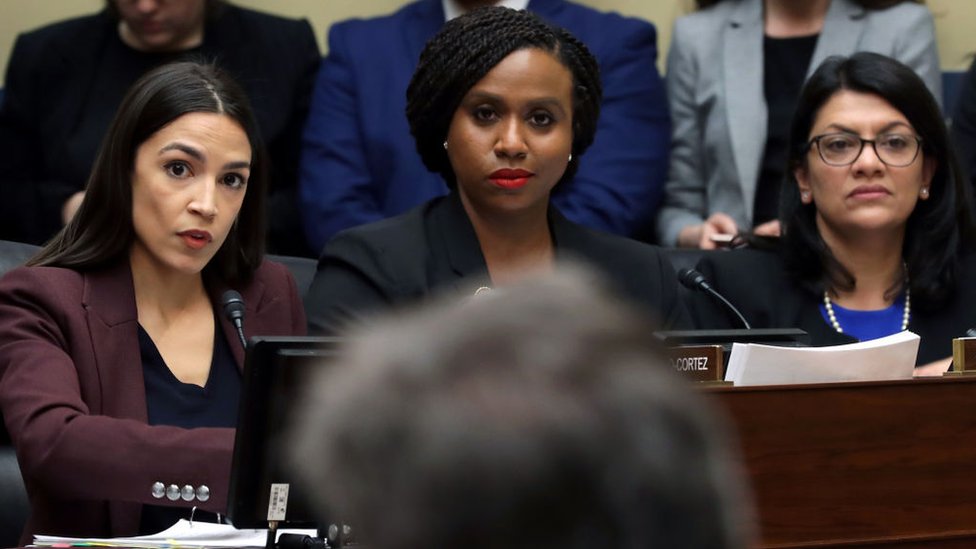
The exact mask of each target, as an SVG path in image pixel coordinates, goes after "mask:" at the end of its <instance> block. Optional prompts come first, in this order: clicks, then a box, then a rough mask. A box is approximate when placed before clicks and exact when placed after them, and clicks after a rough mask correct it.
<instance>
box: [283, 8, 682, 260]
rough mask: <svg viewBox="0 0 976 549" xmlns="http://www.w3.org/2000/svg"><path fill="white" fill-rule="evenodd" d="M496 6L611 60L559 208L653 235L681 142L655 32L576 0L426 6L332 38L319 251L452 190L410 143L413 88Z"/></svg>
mask: <svg viewBox="0 0 976 549" xmlns="http://www.w3.org/2000/svg"><path fill="white" fill-rule="evenodd" d="M491 5H498V6H504V7H508V8H515V9H528V10H529V11H531V12H533V13H535V14H537V15H538V16H539V17H541V18H542V19H543V20H545V21H546V22H548V23H550V24H552V25H555V26H558V27H563V28H565V29H567V30H568V31H569V32H571V33H573V34H574V35H575V36H576V37H577V38H578V39H579V40H581V41H582V42H584V43H585V44H586V46H587V48H589V50H590V51H592V52H593V55H594V56H596V58H597V59H598V60H599V64H600V73H601V78H602V80H603V90H604V93H603V100H602V102H601V105H600V107H601V109H602V113H603V114H602V116H601V118H600V124H599V127H598V130H597V133H596V140H595V141H594V143H593V147H592V148H591V149H590V152H589V154H588V155H587V157H586V159H585V160H577V163H578V164H579V171H578V172H577V173H576V175H575V176H574V177H573V179H572V185H566V186H565V187H564V188H562V189H560V191H559V192H558V193H556V194H555V195H554V197H553V201H554V204H555V205H556V206H557V207H559V209H560V210H561V211H562V212H563V214H565V215H566V217H567V218H568V219H570V220H572V221H574V222H576V223H579V224H581V225H585V226H587V227H590V228H594V229H602V230H606V231H610V232H613V233H616V234H621V235H631V234H633V233H635V232H638V231H639V230H640V229H642V228H644V229H646V228H647V227H649V226H650V224H651V220H652V219H653V215H654V212H655V211H656V210H657V207H658V204H659V203H660V201H661V193H662V192H663V187H664V178H665V175H666V171H667V155H668V143H669V141H670V125H669V123H668V109H667V99H666V97H665V94H664V83H663V82H662V80H661V78H660V75H659V73H658V70H657V66H656V62H657V34H656V31H655V28H654V27H653V26H652V25H651V24H650V23H648V22H646V21H642V20H639V19H636V18H631V17H622V16H620V15H619V14H615V13H602V12H599V11H597V10H594V9H592V8H589V7H586V6H582V5H579V4H575V3H573V2H568V1H566V0H419V1H416V2H412V3H409V4H407V5H406V6H404V7H403V8H401V9H400V10H398V11H397V12H395V13H393V14H391V15H388V16H385V17H378V18H373V19H368V20H351V21H346V22H341V23H336V24H334V25H333V26H332V28H331V29H330V31H329V48H328V55H327V57H326V58H325V60H324V61H323V63H322V68H321V70H320V71H319V76H318V81H317V82H316V87H315V96H314V99H313V102H312V108H311V113H310V118H309V124H308V126H307V127H306V130H305V137H304V142H303V154H302V173H301V200H302V213H303V214H304V215H305V226H306V228H307V230H308V237H309V240H310V242H311V243H312V245H313V246H314V247H315V249H316V251H318V250H321V249H322V246H324V245H325V243H326V242H327V241H328V240H329V239H330V238H331V237H332V236H333V235H335V234H336V233H337V232H339V231H341V230H342V229H347V228H349V227H354V226H356V225H362V224H364V223H369V222H373V221H378V220H380V219H383V218H386V217H391V216H394V215H397V214H400V213H403V212H405V211H407V210H409V209H411V208H413V207H415V206H417V205H419V204H422V203H424V202H426V201H428V200H430V199H432V198H435V197H437V196H441V195H443V194H446V193H447V192H448V187H446V186H445V185H444V181H443V180H442V179H441V178H439V177H437V175H435V174H432V173H430V172H428V171H427V169H426V168H425V167H424V163H423V162H422V161H421V159H420V156H419V155H418V154H417V148H416V146H415V144H414V141H413V139H411V137H410V129H409V127H408V126H407V121H406V119H405V118H404V117H403V112H404V110H405V109H406V106H407V100H406V90H407V84H408V83H409V82H410V78H411V75H412V74H413V72H414V68H415V67H416V66H417V59H418V58H419V57H420V52H421V50H422V49H423V48H424V44H425V43H426V42H427V40H429V39H430V38H432V37H433V36H434V35H435V34H436V33H437V31H438V30H439V29H440V28H441V27H442V26H443V25H444V23H445V21H447V20H450V19H453V18H455V17H457V16H458V15H461V14H463V13H465V12H468V11H470V10H472V9H475V8H477V7H483V6H491ZM468 85H470V83H468Z"/></svg>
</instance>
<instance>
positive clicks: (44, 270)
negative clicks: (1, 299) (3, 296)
mask: <svg viewBox="0 0 976 549" xmlns="http://www.w3.org/2000/svg"><path fill="white" fill-rule="evenodd" d="M84 282H85V274H84V273H82V272H80V271H76V270H75V269H68V268H64V267H39V266H32V267H26V266H20V267H16V268H14V269H11V270H10V271H7V273H6V274H4V275H3V277H2V278H0V291H3V290H9V289H13V288H17V289H30V288H38V289H50V288H54V289H58V290H60V291H62V292H63V291H70V290H72V289H78V290H80V289H81V288H82V287H83V286H84Z"/></svg>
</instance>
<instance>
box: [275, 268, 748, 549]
mask: <svg viewBox="0 0 976 549" xmlns="http://www.w3.org/2000/svg"><path fill="white" fill-rule="evenodd" d="M570 272H572V273H573V274H574V275H575V276H569V275H568V274H566V273H559V274H555V275H552V276H551V277H549V278H540V279H538V280H531V281H528V280H527V281H524V282H523V283H521V284H516V285H514V286H511V287H509V288H506V289H504V290H499V291H498V292H495V293H493V294H489V295H486V296H484V297H482V296H478V297H477V298H474V299H472V300H470V301H466V302H460V303H453V304H451V305H446V304H445V305H442V306H440V307H431V308H429V309H426V310H423V311H418V312H415V313H414V314H405V315H402V316H401V317H399V318H391V319H388V320H385V321H382V322H380V323H379V324H378V325H377V326H374V327H372V329H370V330H367V331H365V332H363V333H360V334H356V336H354V337H353V339H352V341H351V344H350V348H348V349H347V350H346V354H345V357H344V358H341V359H338V363H337V364H333V365H330V366H331V367H330V368H329V369H327V370H325V371H323V372H322V374H321V375H320V376H319V377H317V378H314V379H313V380H312V382H311V385H310V390H309V391H308V393H307V395H306V401H305V404H304V409H305V410H304V414H302V413H300V414H299V416H298V417H299V418H300V419H299V421H298V425H297V427H296V428H295V432H294V434H293V438H294V440H295V444H294V448H295V450H293V456H294V462H295V466H296V468H298V469H299V472H300V473H302V474H303V475H304V478H305V479H306V482H307V484H308V486H309V487H311V492H310V493H312V494H315V496H316V498H317V500H318V501H317V502H316V503H318V504H319V507H320V511H321V513H322V516H323V517H328V518H329V519H330V520H341V521H342V522H344V523H346V524H349V525H350V526H352V528H353V529H354V530H355V531H356V532H358V537H357V539H359V540H361V541H363V542H364V543H366V544H367V546H368V547H374V548H376V549H407V548H416V547H438V548H445V549H453V548H458V549H460V548H463V549H489V548H491V549H502V548H506V549H508V548H533V549H540V548H554V549H555V548H561V549H569V548H580V549H583V548H603V547H607V548H610V547H614V548H617V547H635V548H636V547H668V548H682V547H687V548H695V549H705V548H725V547H745V546H746V544H745V541H746V539H745V538H746V534H747V532H746V530H748V525H749V522H748V520H747V519H748V512H747V510H748V509H749V507H750V506H749V501H748V498H747V497H746V495H745V493H744V491H743V489H742V486H741V485H740V484H739V482H740V479H741V478H742V475H741V473H740V472H739V471H737V470H736V469H735V467H732V466H730V462H729V456H728V449H727V447H726V444H725V440H724V439H723V437H722V436H721V435H722V433H723V432H722V430H721V429H720V427H721V426H722V423H721V422H720V421H719V418H717V417H714V416H712V415H711V408H710V407H709V403H708V402H705V399H704V398H702V397H701V396H700V395H698V394H695V393H693V392H692V391H690V390H689V388H688V386H687V385H685V383H684V380H682V379H681V378H679V377H678V376H677V374H676V373H675V372H674V371H673V370H671V368H670V366H669V364H668V361H667V359H665V358H663V357H662V356H660V355H658V354H657V352H656V350H655V349H654V348H653V346H652V344H651V343H650V342H651V338H649V337H648V333H650V331H651V326H650V325H649V324H648V323H647V322H645V321H644V318H643V317H641V316H640V315H637V314H634V313H633V311H632V310H630V309H627V308H625V307H623V306H622V305H620V304H618V303H615V302H613V301H611V300H610V299H609V298H608V297H607V294H606V293H604V292H601V291H598V289H599V288H600V284H599V281H596V280H591V279H587V278H584V277H583V276H580V275H579V274H578V272H577V271H576V270H571V271H570ZM584 311H585V313H584V314H580V313H581V312H584Z"/></svg>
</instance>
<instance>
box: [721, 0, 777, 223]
mask: <svg viewBox="0 0 976 549" xmlns="http://www.w3.org/2000/svg"><path fill="white" fill-rule="evenodd" d="M763 35H764V29H763V17H762V2H761V1H760V0H748V1H744V2H739V3H738V5H737V6H735V7H734V8H732V14H731V17H730V18H729V22H728V27H727V28H726V29H725V32H724V33H723V54H722V67H723V71H724V72H723V75H724V77H723V78H724V81H725V97H726V102H727V105H726V107H727V108H726V113H727V114H728V125H729V137H730V139H731V142H732V153H733V157H734V158H735V159H736V173H737V174H738V176H739V184H740V186H741V187H742V191H743V199H744V201H745V203H744V204H743V206H744V208H745V211H746V215H747V216H748V217H749V218H751V217H752V208H753V200H752V197H753V196H755V192H756V179H757V178H758V176H759V162H760V160H761V158H762V151H763V147H764V146H765V143H766V123H767V120H766V118H767V111H766V103H765V98H764V94H763V65H762V64H763V61H762V60H763Z"/></svg>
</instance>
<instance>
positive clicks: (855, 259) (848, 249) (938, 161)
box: [692, 53, 976, 373]
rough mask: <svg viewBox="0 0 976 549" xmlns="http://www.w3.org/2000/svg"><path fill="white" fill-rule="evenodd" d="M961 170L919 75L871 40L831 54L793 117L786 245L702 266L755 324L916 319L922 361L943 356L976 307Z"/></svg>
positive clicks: (718, 314)
mask: <svg viewBox="0 0 976 549" xmlns="http://www.w3.org/2000/svg"><path fill="white" fill-rule="evenodd" d="M960 173H961V172H960V169H959V166H958V162H957V161H956V158H955V155H954V153H953V150H952V147H951V146H950V143H949V138H948V132H947V130H946V127H945V123H944V122H943V118H942V114H941V113H940V112H939V106H938V104H936V102H935V98H934V97H932V94H931V93H929V90H928V89H927V88H926V87H925V83H924V82H923V81H922V80H921V79H920V78H919V77H918V75H916V74H915V73H914V72H913V71H912V70H911V69H910V68H908V67H907V66H905V65H902V64H901V63H899V62H897V61H894V60H892V59H890V58H887V57H884V56H881V55H877V54H873V53H858V54H855V55H853V56H851V57H849V58H843V57H832V58H830V59H828V60H827V61H825V62H824V64H823V65H821V66H820V68H818V69H817V71H816V72H815V73H814V74H813V76H811V77H810V80H809V81H808V82H807V84H806V86H805V87H804V89H803V92H802V93H801V95H800V100H799V103H798V105H797V110H796V116H795V117H794V119H793V128H792V130H791V134H790V143H789V167H788V177H789V179H788V180H787V181H786V182H785V183H784V185H783V189H782V194H783V210H782V212H781V214H780V219H781V221H782V223H783V228H784V234H783V238H782V243H781V246H780V247H779V248H778V250H777V251H776V252H768V251H756V250H742V251H738V250H737V251H733V252H728V253H722V254H714V255H711V256H708V257H706V258H705V259H703V260H702V262H701V263H700V264H699V268H700V270H701V272H702V273H703V274H704V275H705V277H706V278H707V279H708V280H709V281H710V282H711V283H712V286H714V287H715V289H716V290H718V291H719V293H721V294H723V295H724V296H725V297H727V298H728V299H729V300H730V301H731V302H732V303H734V304H735V305H736V306H737V307H738V308H739V309H741V310H742V313H743V315H744V316H745V317H746V319H747V320H749V321H750V322H751V323H752V325H753V327H756V328H778V327H799V328H802V329H804V330H806V331H807V332H809V333H810V335H811V338H812V340H813V343H814V344H815V345H828V344H834V343H847V342H850V341H854V340H867V339H874V338H877V337H881V336H885V335H890V334H893V333H896V332H899V331H902V330H911V331H913V332H915V333H917V334H919V335H920V336H921V338H922V340H921V347H920V348H919V353H918V364H920V365H925V364H928V363H932V362H933V361H937V360H940V362H939V364H934V365H933V366H931V368H932V369H936V370H937V369H939V368H941V369H943V370H944V369H945V366H946V365H947V364H948V360H945V359H946V358H947V357H948V356H949V355H950V354H951V352H952V349H951V339H952V338H953V337H958V336H961V335H963V334H964V333H965V331H966V329H967V328H970V327H972V326H973V322H974V321H973V308H974V307H976V287H974V286H973V285H972V284H970V283H969V282H968V281H969V280H971V279H972V277H973V276H974V275H976V260H974V257H973V256H972V255H971V254H970V253H969V252H970V250H971V246H972V243H973V217H972V215H973V214H972V209H971V208H972V205H971V198H970V197H971V194H970V190H969V187H968V185H967V184H966V182H965V181H964V179H963V178H962V177H961V175H960ZM692 311H693V316H694V317H695V320H696V323H697V324H698V325H699V326H700V327H707V328H725V327H739V326H738V324H737V323H736V322H735V319H734V318H732V317H731V316H728V315H727V314H726V313H725V312H724V311H723V310H722V309H720V308H718V307H717V306H716V305H714V304H713V303H712V302H710V301H708V300H707V298H706V299H701V300H696V302H695V305H693V308H692ZM917 373H920V371H919V370H917Z"/></svg>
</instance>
